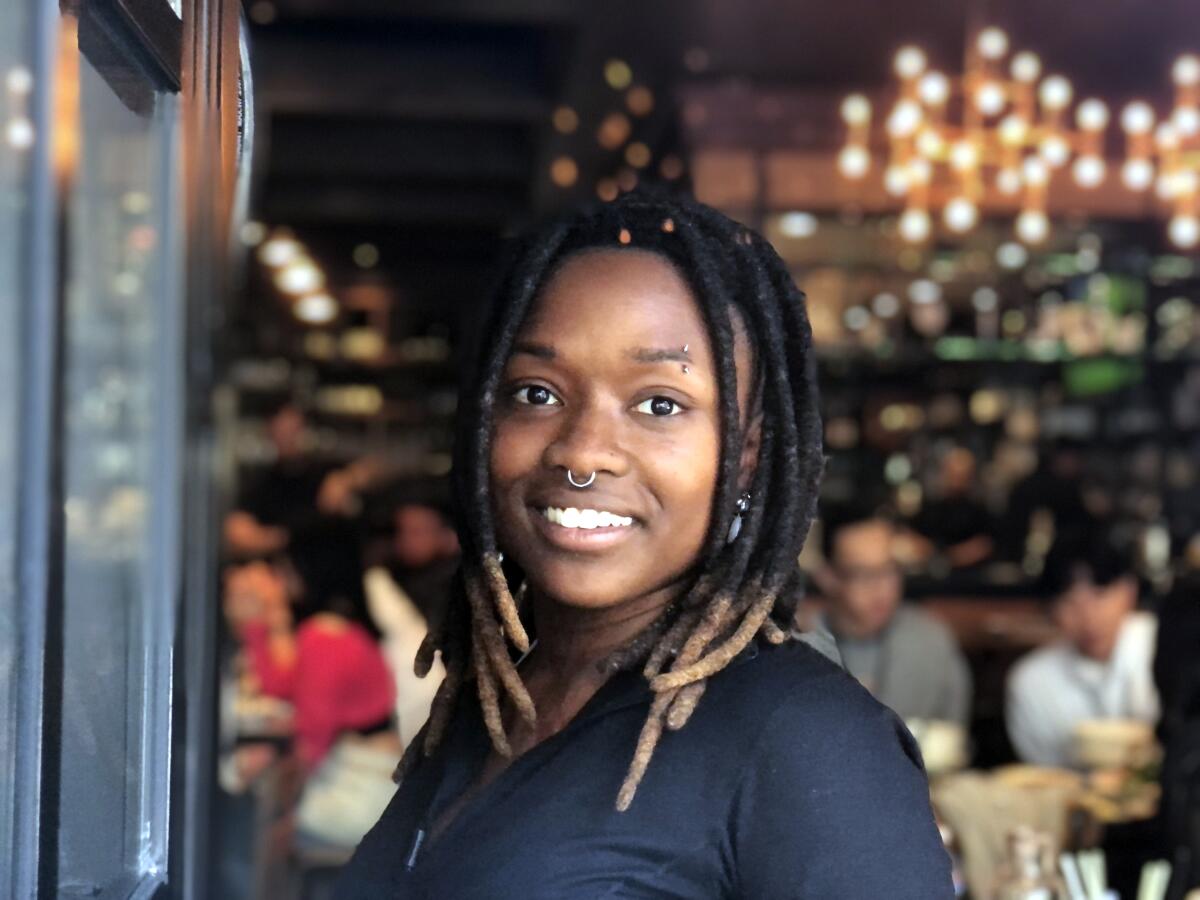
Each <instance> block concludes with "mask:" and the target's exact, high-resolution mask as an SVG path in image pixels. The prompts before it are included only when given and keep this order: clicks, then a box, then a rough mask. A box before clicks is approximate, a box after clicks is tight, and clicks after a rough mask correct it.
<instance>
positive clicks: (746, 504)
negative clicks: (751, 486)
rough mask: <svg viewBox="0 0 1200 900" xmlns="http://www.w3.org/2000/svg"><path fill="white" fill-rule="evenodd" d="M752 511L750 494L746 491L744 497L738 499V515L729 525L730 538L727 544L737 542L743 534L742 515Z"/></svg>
mask: <svg viewBox="0 0 1200 900" xmlns="http://www.w3.org/2000/svg"><path fill="white" fill-rule="evenodd" d="M748 509H750V492H749V491H746V492H745V493H744V494H742V496H740V497H738V498H737V515H736V516H734V517H733V521H732V522H730V523H729V537H728V538H727V539H726V542H727V543H730V544H732V543H733V542H734V541H736V540H737V536H738V535H739V534H741V533H742V514H743V513H745V512H746V511H747V510H748Z"/></svg>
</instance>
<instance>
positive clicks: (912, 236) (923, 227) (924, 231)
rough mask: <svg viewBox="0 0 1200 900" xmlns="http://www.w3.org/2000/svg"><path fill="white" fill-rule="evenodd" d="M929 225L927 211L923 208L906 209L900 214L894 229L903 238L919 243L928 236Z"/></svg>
mask: <svg viewBox="0 0 1200 900" xmlns="http://www.w3.org/2000/svg"><path fill="white" fill-rule="evenodd" d="M930 225H931V223H930V221H929V213H928V212H926V211H925V210H923V209H906V210H905V211H904V212H902V213H901V214H900V221H899V222H898V223H897V224H896V229H897V231H899V232H900V237H902V238H904V240H906V241H908V242H909V243H913V244H919V243H920V242H921V241H923V240H925V239H926V238H927V237H929V231H930Z"/></svg>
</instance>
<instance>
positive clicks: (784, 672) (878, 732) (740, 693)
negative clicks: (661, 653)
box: [701, 640, 919, 765]
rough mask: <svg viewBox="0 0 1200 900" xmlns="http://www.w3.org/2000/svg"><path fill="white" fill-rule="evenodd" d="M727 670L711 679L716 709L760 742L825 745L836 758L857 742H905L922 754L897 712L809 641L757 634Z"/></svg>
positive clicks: (810, 749)
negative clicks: (773, 640)
mask: <svg viewBox="0 0 1200 900" xmlns="http://www.w3.org/2000/svg"><path fill="white" fill-rule="evenodd" d="M722 674H723V675H724V676H725V677H724V678H722V677H720V676H718V677H716V678H714V679H713V683H712V685H711V686H710V689H709V693H710V694H711V695H712V697H711V699H712V700H713V701H715V702H714V703H713V705H712V707H710V709H711V710H712V712H713V713H715V714H716V716H717V717H722V716H723V717H725V718H729V717H733V718H735V719H737V720H740V721H741V723H742V724H743V725H744V726H745V728H746V732H747V733H749V734H756V735H757V736H758V737H757V742H758V743H759V744H763V745H772V746H776V747H780V746H784V747H791V748H793V749H798V748H801V747H803V748H804V751H805V753H806V755H807V756H808V758H810V759H813V758H814V757H820V756H822V755H824V754H823V748H824V749H827V750H829V751H830V752H829V754H828V756H829V761H830V762H831V763H832V762H836V760H837V759H838V758H839V756H840V754H841V753H842V752H844V751H847V750H848V749H849V748H851V747H853V748H856V751H855V752H857V750H858V749H862V748H870V747H880V746H889V747H890V748H892V749H895V748H896V747H897V745H899V748H900V749H901V750H902V751H903V752H904V754H905V755H907V756H910V757H914V759H915V760H919V757H916V756H915V753H916V751H915V745H913V743H912V738H911V737H910V736H909V734H908V732H907V731H906V730H905V728H904V725H903V723H902V722H901V721H900V720H899V718H898V717H897V716H896V714H895V713H893V712H892V711H891V710H890V709H888V708H887V707H886V706H884V705H883V704H882V703H880V702H879V701H878V700H876V699H875V698H874V697H873V696H872V695H871V693H870V692H869V691H867V690H866V688H864V687H863V686H862V685H861V684H859V683H858V681H857V680H855V678H854V677H853V676H851V675H850V674H849V673H848V672H846V670H845V669H843V668H842V667H841V666H840V665H838V664H837V663H836V662H834V661H833V660H831V659H829V658H828V657H826V656H825V655H824V654H823V653H821V652H820V651H819V650H817V649H814V648H813V647H812V646H810V645H809V644H808V643H805V642H803V641H799V640H789V641H787V642H785V643H783V644H780V645H773V644H769V643H767V642H765V641H761V642H758V643H756V644H754V645H751V647H750V648H748V649H747V651H745V652H744V654H743V656H742V657H741V658H739V659H738V660H736V661H735V663H734V664H733V665H731V666H730V668H729V669H728V670H727V671H726V672H725V673H722ZM701 706H703V704H701ZM717 707H720V708H717ZM918 765H919V763H918Z"/></svg>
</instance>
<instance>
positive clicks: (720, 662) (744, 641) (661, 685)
mask: <svg viewBox="0 0 1200 900" xmlns="http://www.w3.org/2000/svg"><path fill="white" fill-rule="evenodd" d="M774 606H775V595H774V594H772V593H770V592H769V591H764V592H763V595H762V596H761V597H760V598H759V599H758V600H757V601H756V602H755V603H754V605H753V606H751V607H750V610H749V611H748V612H747V613H746V616H745V618H743V619H742V621H741V624H739V625H738V627H737V630H736V631H735V632H734V633H733V636H732V637H731V638H729V640H727V641H725V643H723V644H722V645H721V646H720V647H718V648H717V649H716V650H714V651H712V652H711V653H709V654H708V655H707V656H705V657H703V658H702V659H700V660H699V661H697V662H694V663H691V664H690V665H687V666H684V667H682V668H681V669H678V670H676V669H672V670H671V671H670V672H668V673H667V674H665V675H659V676H657V677H656V678H655V679H654V680H653V681H652V682H650V687H651V688H652V689H653V690H656V691H666V690H671V689H674V688H679V687H683V685H685V684H689V683H690V682H693V681H697V680H699V679H701V678H708V677H709V676H711V675H714V674H716V673H717V672H719V671H721V670H722V669H723V668H725V666H726V665H728V664H729V661H730V660H732V659H733V658H734V657H735V656H737V655H738V654H739V653H741V652H742V651H743V650H745V649H746V646H747V645H748V644H749V643H750V642H751V641H752V640H753V639H754V636H755V634H757V633H758V629H759V628H761V627H762V624H763V622H764V621H766V618H767V616H769V615H770V614H771V609H772V608H773V607H774Z"/></svg>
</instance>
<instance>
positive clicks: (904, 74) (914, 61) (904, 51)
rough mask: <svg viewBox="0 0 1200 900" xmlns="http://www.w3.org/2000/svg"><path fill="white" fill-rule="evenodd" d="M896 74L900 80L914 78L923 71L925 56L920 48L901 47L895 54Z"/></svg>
mask: <svg viewBox="0 0 1200 900" xmlns="http://www.w3.org/2000/svg"><path fill="white" fill-rule="evenodd" d="M895 69H896V74H897V75H899V76H900V77H901V78H904V79H909V78H916V77H917V76H918V75H920V74H921V73H922V72H924V71H925V54H924V52H923V51H922V50H921V48H920V47H912V46H908V47H901V48H900V49H899V50H898V51H897V53H896V61H895Z"/></svg>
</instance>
